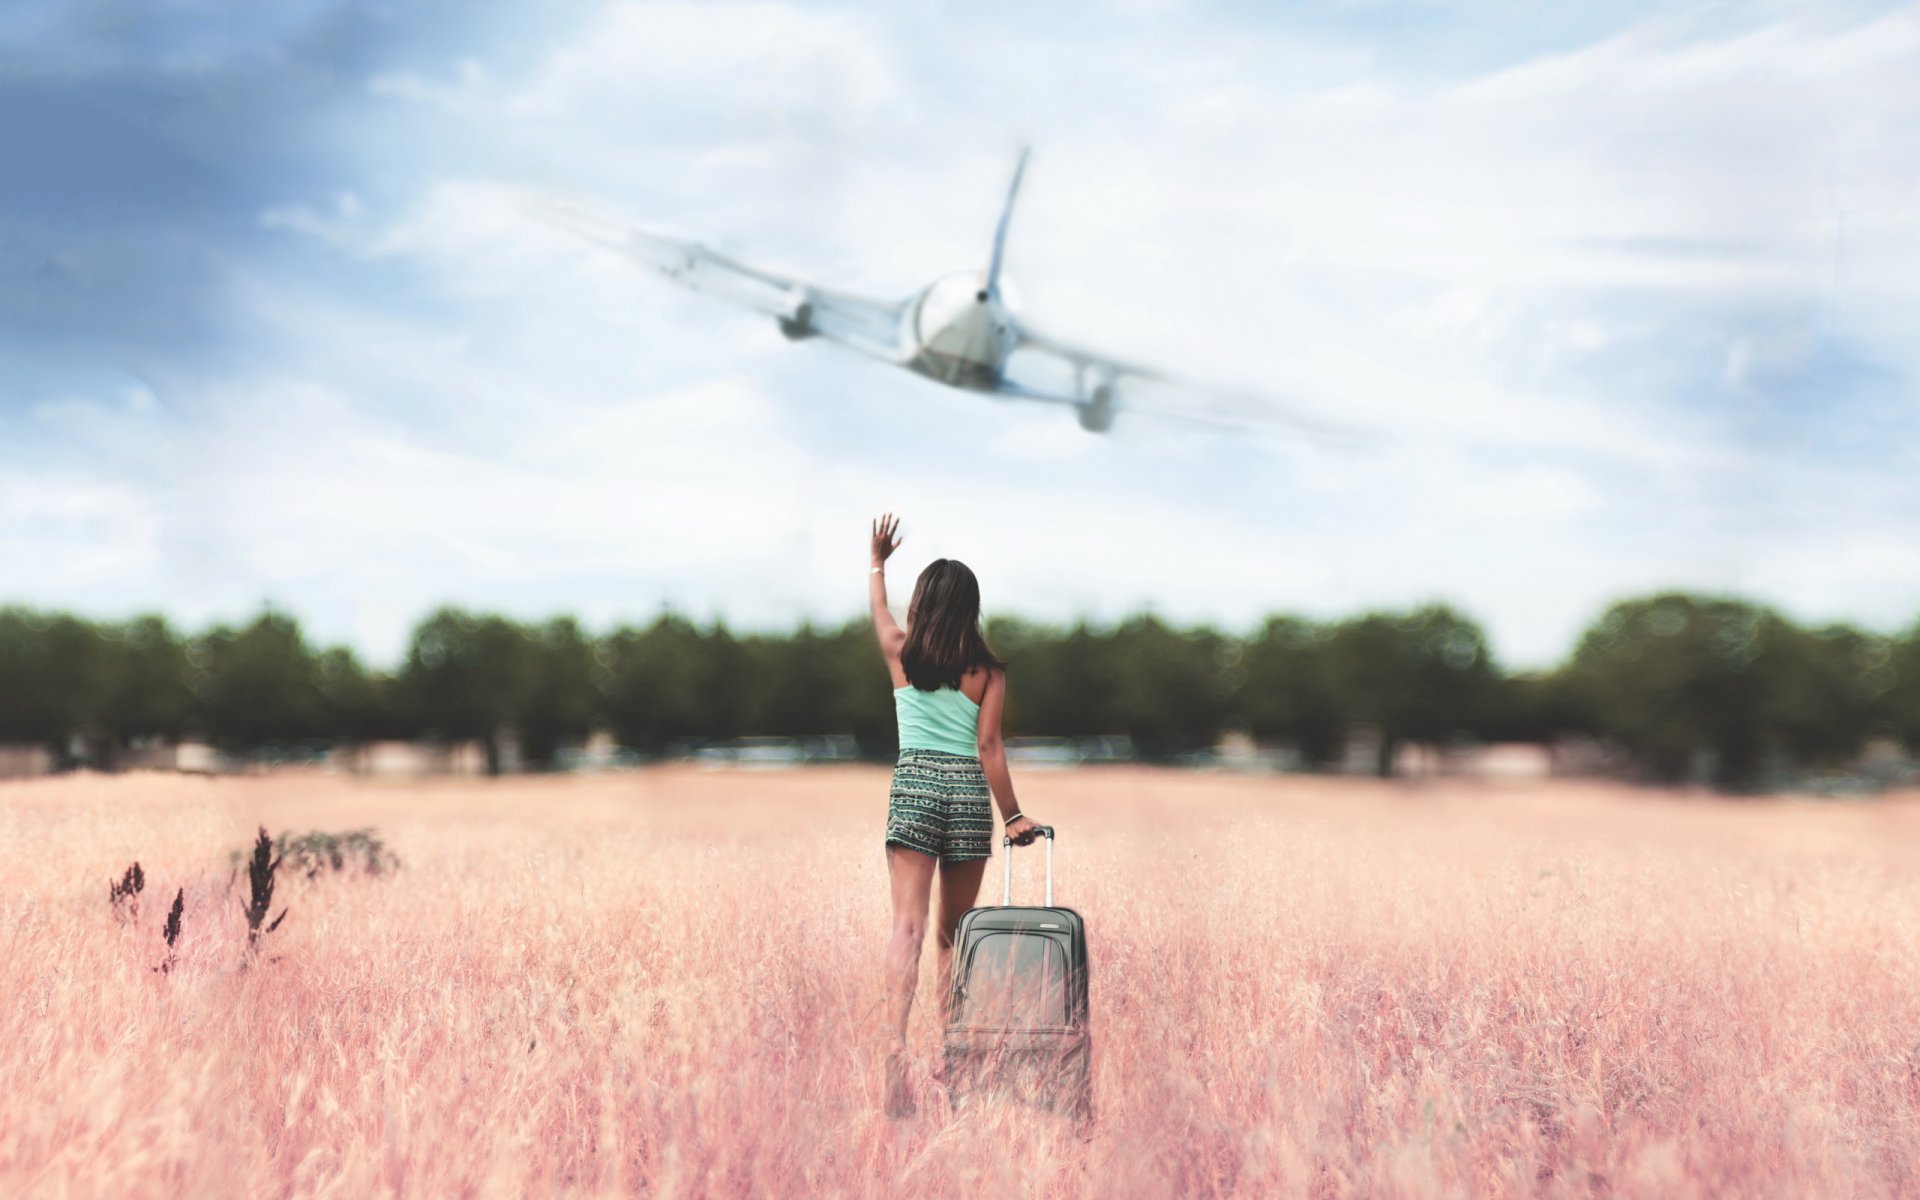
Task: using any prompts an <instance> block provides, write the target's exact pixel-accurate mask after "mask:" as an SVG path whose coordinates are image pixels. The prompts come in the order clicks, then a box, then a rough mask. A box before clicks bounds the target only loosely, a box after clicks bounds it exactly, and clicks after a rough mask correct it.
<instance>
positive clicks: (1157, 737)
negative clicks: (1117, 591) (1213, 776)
mask: <svg viewBox="0 0 1920 1200" xmlns="http://www.w3.org/2000/svg"><path fill="white" fill-rule="evenodd" d="M1102 641H1103V642H1104V643H1105V644H1104V646H1103V647H1102V650H1103V653H1104V657H1105V659H1106V666H1107V669H1106V672H1105V674H1106V676H1107V678H1108V679H1109V680H1110V681H1111V683H1110V687H1109V690H1108V692H1107V694H1106V697H1105V699H1106V705H1105V708H1106V716H1107V720H1108V722H1109V725H1110V729H1111V731H1113V732H1118V733H1124V734H1126V735H1127V736H1129V737H1131V738H1132V739H1133V742H1134V744H1135V745H1136V746H1137V747H1139V749H1140V750H1141V751H1142V752H1143V753H1145V754H1147V755H1149V756H1158V755H1166V754H1171V753H1175V752H1178V751H1182V750H1191V749H1196V748H1199V747H1204V746H1211V745H1213V744H1214V743H1215V742H1217V741H1219V739H1220V734H1221V733H1222V732H1223V731H1224V729H1225V728H1226V724H1227V720H1228V715H1229V712H1230V703H1229V702H1230V697H1231V696H1232V693H1233V690H1234V685H1235V681H1236V678H1237V669H1238V663H1237V661H1236V660H1235V659H1234V658H1233V657H1232V656H1231V655H1230V653H1229V650H1230V646H1229V643H1228V641H1227V639H1225V638H1223V637H1222V636H1221V635H1220V634H1219V633H1217V632H1215V631H1214V630H1212V629H1210V628H1207V627H1206V626H1198V627H1195V628H1193V629H1188V630H1185V631H1182V630H1177V629H1174V628H1172V627H1170V626H1168V625H1167V624H1165V623H1164V622H1162V621H1161V620H1160V619H1159V618H1158V617H1155V616H1153V615H1152V614H1143V615H1140V616H1135V617H1130V618H1128V619H1127V620H1125V621H1122V622H1121V623H1120V624H1119V625H1118V626H1117V627H1115V629H1114V630H1113V632H1112V633H1110V634H1108V635H1107V636H1106V637H1105V638H1104V639H1102Z"/></svg>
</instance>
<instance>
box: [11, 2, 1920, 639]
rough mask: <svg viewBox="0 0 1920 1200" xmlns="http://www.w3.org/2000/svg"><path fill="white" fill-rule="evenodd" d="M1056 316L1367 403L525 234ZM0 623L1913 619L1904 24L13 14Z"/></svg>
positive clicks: (1909, 111)
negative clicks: (892, 312)
mask: <svg viewBox="0 0 1920 1200" xmlns="http://www.w3.org/2000/svg"><path fill="white" fill-rule="evenodd" d="M1024 145H1030V146H1031V147H1032V154H1033V157H1032V161H1031V164H1030V166H1029V169H1028V172H1027V177H1026V181H1025V184H1024V187H1023V192H1022V195H1021V199H1020V204H1019V207H1018V209H1017V210H1016V212H1015V214H1014V219H1013V226H1012V232H1011V238H1010V242H1009V246H1008V266H1007V270H1008V272H1009V274H1010V275H1011V276H1012V278H1013V280H1014V284H1015V286H1016V287H1017V288H1018V293H1017V295H1018V297H1019V300H1020V303H1021V306H1022V310H1021V311H1022V315H1023V317H1024V318H1026V319H1029V320H1031V321H1032V322H1033V323H1034V324H1035V325H1036V326H1037V327H1039V328H1043V329H1045V330H1046V331H1048V332H1050V333H1052V334H1054V335H1055V336H1058V337H1063V338H1067V339H1070V340H1073V341H1076V342H1079V343H1082V344H1084V345H1087V346H1088V347H1090V348H1094V349H1098V350H1104V351H1107V352H1110V353H1112V354H1115V355H1117V356H1121V357H1125V358H1129V359H1134V360H1146V361H1149V362H1153V363H1157V364H1164V365H1166V366H1168V367H1170V368H1173V369H1175V370H1177V371H1180V372H1182V373H1185V374H1187V375H1189V376H1192V377H1194V378H1198V379H1204V380H1207V381H1211V382H1215V383H1221V384H1227V385H1232V386H1235V387H1243V388H1252V389H1256V390H1258V391H1260V392H1262V393H1265V394H1268V395H1271V396H1274V397H1279V398H1283V399H1285V400H1287V401H1288V402H1292V403H1298V404H1300V405H1303V406H1305V407H1307V408H1310V409H1311V410H1313V411H1315V412H1318V413H1322V414H1325V415H1328V416H1331V417H1334V418H1336V419H1338V420H1339V421H1341V422H1343V423H1344V424H1346V425H1348V426H1349V427H1351V428H1354V429H1356V430H1358V431H1360V432H1361V435H1362V436H1360V437H1358V438H1357V439H1355V441H1354V443H1353V444H1350V445H1326V444H1322V443H1318V442H1312V441H1307V440H1302V439H1291V438H1287V437H1279V436H1271V435H1260V436H1249V435H1244V434H1236V433H1232V432H1223V431H1220V430H1217V429H1212V428H1207V427H1203V426H1193V425H1183V424H1180V423H1178V422H1172V421H1166V420H1161V419H1156V418H1152V417H1148V416H1146V415H1144V414H1136V415H1131V416H1128V415H1123V416H1122V418H1121V419H1120V421H1119V422H1118V424H1117V425H1116V426H1115V428H1114V430H1113V431H1112V432H1111V433H1110V434H1108V435H1105V436H1093V435H1089V434H1087V433H1085V432H1083V431H1082V430H1081V429H1080V428H1079V427H1078V426H1077V425H1076V424H1075V422H1074V421H1073V419H1072V417H1071V414H1069V413H1067V412H1064V411H1061V410H1058V409H1054V408H1051V407H1047V406H1038V405H1023V404H1020V403H1017V402H1008V401H1001V400H995V399H990V398H983V397H981V396H977V395H970V394H966V393H961V392H954V391H948V390H945V389H942V388H940V387H939V386H937V385H935V384H933V383H930V382H928V381H925V380H922V379H919V378H917V377H915V376H912V375H910V374H908V373H906V372H902V371H897V370H893V369H890V368H888V367H886V366H885V365H883V364H879V363H875V362H871V361H868V360H865V359H862V358H859V357H857V356H854V355H851V354H847V353H844V352H841V351H838V350H836V349H834V348H832V347H829V346H824V345H820V344H806V345H792V344H789V343H788V342H786V341H785V340H784V339H783V338H782V337H781V336H780V335H779V333H778V332H777V331H776V330H775V329H774V328H773V327H772V323H771V322H770V321H768V320H767V319H765V318H760V317H756V316H754V315H752V314H747V313H742V312H738V311H736V310H734V309H732V308H729V307H727V306H725V305H724V304H721V303H719V302H717V301H715V300H713V299H712V298H710V297H704V296H700V295H696V294H692V293H689V292H685V291H682V290H679V289H676V288H674V287H672V286H670V285H669V284H667V283H665V282H664V281H662V280H660V279H658V278H657V277H652V276H649V275H647V274H645V273H643V272H642V271H641V270H639V269H637V268H635V267H634V266H633V265H631V264H629V263H627V262H625V261H622V260H620V259H618V258H616V257H614V256H611V255H608V254H606V253H605V252H603V251H599V250H596V249H595V248H594V247H591V246H586V245H581V244H573V243H569V242H568V241H567V240H566V239H564V238H562V237H560V236H558V235H557V234H556V233H555V232H554V231H552V230H551V229H548V228H546V227H544V226H541V225H539V224H538V223H537V222H534V221H532V220H530V219H528V218H527V216H526V215H525V213H524V211H523V209H522V208H521V207H520V206H519V204H518V203H517V201H518V200H519V199H520V198H522V197H524V196H526V195H528V194H530V193H532V194H543V195H555V196H563V197H568V198H571V199H573V200H574V201H576V202H579V203H583V204H587V205H589V206H591V207H593V208H595V209H596V210H598V211H601V212H605V213H608V214H610V215H617V216H621V217H624V218H630V219H633V220H635V221H638V222H643V223H646V224H649V225H652V226H655V227H666V228H670V229H676V230H682V231H686V232H689V233H691V234H694V235H697V236H700V237H701V238H703V239H705V240H707V241H709V242H711V243H713V244H716V245H718V246H721V247H723V248H725V249H727V250H729V251H732V252H733V253H736V254H739V255H742V256H745V257H748V258H750V259H753V260H755V261H758V262H762V263H765V264H767V265H769V266H773V267H777V268H780V269H783V270H788V271H791V272H793V273H796V274H800V275H802V276H804V277H806V278H809V279H813V280H816V281H818V282H820V283H823V284H828V285H831V286H836V287H839V288H842V289H845V290H850V291H854V292H859V293H862V294H867V295H871V296H875V297H878V298H882V299H889V300H891V299H898V298H901V297H905V296H907V295H910V294H912V293H913V292H914V291H915V290H916V289H918V288H919V287H921V286H923V285H925V284H926V283H927V282H928V281H930V280H932V279H934V278H936V277H938V276H941V275H944V274H947V273H950V272H955V271H977V270H979V269H980V268H982V267H983V266H984V264H985V261H986V258H987V255H988V252H989V245H990V238H991V233H992V228H993V223H994V220H995V218H996V216H997V215H998V209H999V206H1000V202H1001V200H1002V198H1003V197H1004V195H1005V190H1006V186H1007V180H1008V176H1009V174H1010V172H1011V170H1012V166H1013V162H1014V159H1015V157H1016V155H1017V154H1018V152H1019V149H1020V147H1022V146H1024ZM0 162H4V163H6V164H7V166H6V169H4V170H0V603H22V604H28V605H34V606H39V607H47V608H62V609H69V610H74V611H79V612H84V613H89V614H93V615H96V616H100V617H121V616H126V615H131V614H133V613H136V612H144V611H160V612H164V613H166V614H168V615H169V616H171V617H172V618H174V619H175V620H176V621H177V622H179V623H181V624H182V625H184V626H186V627H188V628H199V627H202V626H204V625H206V624H209V623H211V622H215V621H242V620H246V619H248V618H249V617H250V616H251V615H252V614H253V613H255V612H257V611H258V610H259V609H260V607H261V606H262V605H263V604H267V603H271V604H273V605H275V606H278V607H280V608H282V609H285V610H287V611H290V612H292V613H294V614H296V615H298V616H299V617H300V618H301V619H302V621H303V622H304V624H305V627H306V629H307V631H308V633H309V634H310V636H311V637H312V638H313V639H314V640H316V641H319V642H325V643H334V642H344V643H348V644H351V645H353V646H355V647H356V648H358V649H359V650H360V651H361V652H362V653H363V654H364V655H365V656H366V657H367V658H368V659H369V660H370V661H372V662H374V663H376V664H382V665H385V664H391V663H393V662H395V661H397V660H398V659H399V658H400V657H401V655H402V654H403V653H404V649H405V645H406V639H407V634H408V631H409V629H410V628H411V626H412V624H413V623H414V622H415V621H416V620H418V619H419V618H420V617H421V616H423V615H425V614H426V613H427V612H428V611H430V610H431V609H432V608H434V607H435V606H437V605H439V604H443V603H458V604H464V605H468V606H473V607H479V608H487V609H494V610H499V611H504V612H507V613H510V614H513V615H516V616H520V617H525V618H534V617H540V616H545V615H547V614H551V613H556V612H570V613H574V614H576V615H578V616H580V617H582V618H583V619H585V620H586V621H587V622H588V623H589V624H590V625H592V626H594V627H596V628H606V627H610V626H611V625H613V624H615V623H617V622H622V621H633V622H645V621H649V620H651V619H652V618H653V617H654V615H656V614H657V613H658V612H660V611H661V609H662V607H663V606H671V607H673V608H674V609H676V610H678V611H680V612H683V613H687V614H689V615H692V616H694V617H696V618H698V619H701V620H706V619H711V618H715V617H720V618H724V619H726V620H727V621H729V622H730V623H731V624H733V625H734V626H736V627H743V628H758V629H785V628H790V627H792V626H793V625H794V624H796V623H797V622H799V621H800V620H802V619H806V620H812V621H815V622H831V623H837V622H839V621H841V620H844V619H847V618H849V617H853V616H857V615H859V614H860V613H861V612H862V611H863V610H864V604H865V586H866V573H865V572H866V563H867V559H866V555H867V546H866V538H867V530H868V522H869V519H870V518H871V516H873V515H874V514H876V513H879V512H881V511H892V512H896V513H899V514H902V516H903V518H904V524H903V533H904V536H905V541H904V544H903V546H902V548H901V550H900V551H899V555H898V557H897V559H896V564H897V565H896V567H895V569H894V572H893V578H894V580H895V583H894V591H895V592H896V593H897V594H896V596H895V597H894V598H895V600H896V602H904V598H905V594H906V591H907V590H908V588H909V587H910V585H911V580H912V576H913V574H914V573H915V572H917V571H918V569H919V568H920V566H922V565H924V563H926V562H927V561H928V560H930V559H932V558H934V557H939V556H950V557H958V558H961V559H963V560H964V561H966V562H967V563H969V564H970V565H971V566H973V567H974V569H975V570H976V572H977V573H978V574H979V575H980V577H981V581H982V591H983V597H984V601H985V605H986V608H987V611H988V613H989V614H990V615H991V614H995V613H1005V614H1018V615H1023V616H1028V617H1032V618H1036V619H1041V620H1056V621H1068V620H1072V619H1076V618H1079V617H1086V618H1089V619H1092V620H1095V621H1111V620H1115V619H1118V618H1120V617H1123V616H1125V615H1128V614H1130V613H1134V612H1138V611H1142V610H1151V611H1152V612H1154V613H1156V614H1158V615H1159V616H1161V617H1162V618H1164V619H1166V620H1169V621H1173V622H1176V623H1181V624H1185V623H1188V622H1200V621H1206V622H1210V623H1213V624H1215V625H1216V626H1219V627H1222V628H1225V629H1229V630H1236V631H1245V630H1248V629H1251V628H1252V627H1253V626H1254V625H1255V624H1256V623H1257V622H1258V621H1259V620H1260V619H1261V618H1262V617H1263V616H1264V615H1265V614H1268V613H1274V612H1291V613H1299V614H1303V615H1307V616H1311V617H1336V616H1341V615H1346V614H1349V613H1354V612H1357V611H1360V610H1363V609H1368V608H1406V607H1410V606H1413V605H1417V604H1422V603H1427V602H1431V601H1441V602H1446V603H1450V604H1453V605H1455V606H1456V607H1458V608H1460V609H1461V610H1463V611H1464V612H1466V613H1467V614H1469V615H1470V616H1472V617H1474V618H1475V619H1477V620H1479V621H1480V622H1482V623H1483V624H1484V626H1485V627H1486V629H1487V631H1488V634H1489V636H1490V639H1491V641H1492V644H1493V646H1494V649H1495V652H1496V654H1497V656H1498V657H1499V659H1500V660H1501V661H1502V662H1503V663H1504V664H1507V665H1509V666H1517V667H1530V666H1545V665H1549V664H1551V663H1553V662H1555V661H1557V660H1559V659H1560V658H1561V657H1562V656H1563V655H1564V654H1565V653H1566V652H1567V651H1568V650H1569V649H1570V648H1571V647H1572V645H1573V644H1574V642H1575V640H1576V639H1577V637H1578V635H1579V632H1580V630H1581V629H1582V628H1584V627H1585V626H1586V625H1587V624H1588V623H1589V622H1591V621H1592V620H1593V619H1594V618H1595V617H1597V616H1598V614H1599V613H1600V612H1601V610H1602V609H1603V608H1604V607H1605V606H1606V604H1608V603H1609V602H1611V601H1613V600H1615V599H1618V598H1620V597H1623V596H1630V595H1635V594H1644V593H1646V592H1649V591H1653V590H1656V589H1664V588H1688V589H1695V590H1702V591H1711V592H1718V593H1733V594H1739V595H1743V596H1747V597H1750V598H1752V599H1756V600H1759V601H1763V602H1765V603H1769V604H1773V605H1776V606H1778V607H1780V608H1781V609H1782V610H1784V611H1785V612H1787V613H1788V614H1789V615H1791V616H1793V617H1795V618H1797V619H1800V620H1805V621H1810V622H1826V621H1838V620H1846V621H1852V622H1856V623H1859V624H1863V625H1865V626H1867V627H1869V628H1875V629H1884V630H1893V629H1898V628H1905V627H1907V626H1908V625H1910V624H1911V623H1912V622H1913V621H1914V620H1915V618H1916V617H1917V616H1920V383H1917V382H1916V381H1917V380H1920V336H1917V335H1920V288H1916V287H1915V286H1914V284H1913V280H1915V279H1920V5H1916V4H1897V5H1885V4H1866V3H1852V2H1849V0H1840V2H1838V3H1832V2H1829V3H1821V4H1793V3H1767V2H1763V3H1753V4H1738V5H1735V4H1703V5H1699V6H1695V7H1688V6H1684V5H1683V6H1677V7H1676V6H1673V5H1653V4H1634V3H1599V4H1580V3H1570V4H1564V5H1545V6H1543V5H1537V4H1534V3H1530V2H1521V0H1513V2H1506V0H1494V2H1490V3H1472V4H1458V5H1456V4H1449V3H1442V2H1440V0H1398V2H1396V0H1341V2H1337V3H1328V4H1320V5H1306V4H1284V5H1270V4H1259V5H1255V4H1237V3H1225V2H1214V3H1185V2H1181V0H1132V2H1128V3H1122V4H1118V5H1113V4H1108V5H1099V6H1093V5H1079V4H1073V3H1061V4H1049V5H1044V6H1035V5H1023V4H1011V3H998V2H986V3H970V4H966V5H957V4H946V3H930V2H927V0H907V2H904V3H891V4H885V5H879V4H873V5H850V4H800V3H782V2H779V0H766V2H753V3H734V2H731V0H701V2H698V3H694V2H665V3H654V2H633V0H621V2H612V3H604V2H593V3H590V2H583V0H565V2H561V3H552V4H543V5H539V6H533V5H508V4H504V3H499V2H498V0H459V2H455V0H413V2H411V3H397V2H395V0H346V2H341V3H319V2H316V0H281V2H279V3H276V4H273V5H258V4H242V3H234V2H231V0H229V2H222V3H213V2H209V0H76V2H70V3H60V4H38V5H29V6H26V7H22V6H17V5H16V6H7V7H6V8H4V9H0Z"/></svg>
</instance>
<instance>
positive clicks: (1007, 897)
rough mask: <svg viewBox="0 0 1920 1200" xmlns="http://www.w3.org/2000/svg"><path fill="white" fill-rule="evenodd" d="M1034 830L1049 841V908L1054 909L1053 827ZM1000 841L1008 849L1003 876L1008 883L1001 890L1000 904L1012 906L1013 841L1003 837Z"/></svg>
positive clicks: (1038, 826)
mask: <svg viewBox="0 0 1920 1200" xmlns="http://www.w3.org/2000/svg"><path fill="white" fill-rule="evenodd" d="M1034 828H1035V829H1037V830H1039V831H1040V832H1041V833H1042V834H1044V835H1045V836H1046V839H1047V907H1048V908H1052V907H1053V826H1051V825H1036V826H1034ZM1000 840H1001V841H1002V842H1005V843H1006V847H1007V852H1006V854H1005V855H1003V856H1002V857H1004V858H1005V859H1006V863H1005V867H1006V869H1005V871H1004V872H1003V874H1004V875H1005V876H1006V882H1005V885H1004V886H1003V887H1002V889H1001V894H1000V903H1001V904H1003V905H1010V904H1012V903H1013V839H1012V838H1010V837H1002V838H1001V839H1000Z"/></svg>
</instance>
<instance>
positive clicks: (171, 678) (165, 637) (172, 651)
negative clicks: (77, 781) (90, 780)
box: [99, 616, 194, 752]
mask: <svg viewBox="0 0 1920 1200" xmlns="http://www.w3.org/2000/svg"><path fill="white" fill-rule="evenodd" d="M102 634H103V637H104V644H103V646H102V650H103V658H104V662H103V674H104V679H103V687H102V691H101V697H100V705H101V707H100V712H99V717H100V729H101V732H102V733H103V734H104V735H105V736H106V737H107V739H108V740H109V741H110V742H111V743H112V746H113V749H114V750H115V752H118V751H120V750H124V749H125V748H126V747H128V746H129V745H130V744H131V743H133V742H134V741H136V740H138V739H141V738H165V739H168V740H172V741H177V740H179V738H180V737H181V736H182V735H183V734H184V733H185V732H186V729H187V726H188V724H189V723H190V722H191V720H192V718H193V706H194V696H193V689H192V687H191V686H190V682H189V676H190V673H191V672H190V662H189V656H188V649H187V643H186V642H185V641H184V640H183V639H182V638H180V637H179V636H178V635H176V634H175V633H174V631H173V628H172V626H170V625H168V624H167V622H166V620H165V619H164V618H162V617H158V616H145V617H136V618H134V619H133V620H131V621H128V622H127V623H125V624H124V625H117V626H108V627H106V628H105V629H103V630H102Z"/></svg>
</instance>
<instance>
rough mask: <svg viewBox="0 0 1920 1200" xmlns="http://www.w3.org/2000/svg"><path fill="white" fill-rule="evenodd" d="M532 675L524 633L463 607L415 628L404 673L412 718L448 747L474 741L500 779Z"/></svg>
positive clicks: (439, 613)
mask: <svg viewBox="0 0 1920 1200" xmlns="http://www.w3.org/2000/svg"><path fill="white" fill-rule="evenodd" d="M532 676H533V650H532V645H531V639H530V638H529V637H528V636H527V632H526V630H524V629H522V628H521V627H520V626H519V625H517V624H515V623H514V622H512V621H509V620H507V619H506V618H505V617H500V616H495V615H493V614H477V613H469V612H466V611H465V610H462V609H458V608H442V609H440V610H438V611H437V612H435V613H434V614H433V615H431V616H429V617H428V618H427V619H426V620H425V621H423V622H421V623H420V625H419V626H418V627H416V628H415V629H414V631H413V639H412V642H411V643H410V644H409V646H408V647H407V661H406V666H405V667H404V668H403V669H402V671H401V679H402V681H403V688H404V690H405V692H406V695H407V699H408V703H409V704H410V706H411V708H412V711H413V715H414V717H415V719H416V720H418V721H419V723H420V724H421V726H422V727H423V728H424V729H425V730H426V731H427V732H429V733H431V734H433V735H435V736H438V737H440V738H444V739H446V740H447V741H464V740H467V739H470V738H471V739H477V740H478V741H479V742H480V744H481V746H482V747H483V748H484V750H485V751H486V758H487V773H488V774H489V775H498V774H499V773H500V767H501V735H502V734H503V733H505V732H507V731H508V730H510V729H511V728H512V726H513V723H514V721H515V720H516V719H517V718H518V717H519V716H520V715H521V714H522V713H523V712H524V711H525V706H526V699H527V695H528V691H529V688H530V684H531V681H532Z"/></svg>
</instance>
